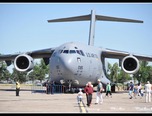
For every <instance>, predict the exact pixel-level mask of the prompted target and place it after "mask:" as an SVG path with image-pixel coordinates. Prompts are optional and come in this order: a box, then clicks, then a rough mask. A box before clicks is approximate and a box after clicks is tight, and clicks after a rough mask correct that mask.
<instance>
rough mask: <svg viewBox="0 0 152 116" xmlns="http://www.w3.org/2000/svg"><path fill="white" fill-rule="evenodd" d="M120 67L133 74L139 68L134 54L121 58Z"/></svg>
mask: <svg viewBox="0 0 152 116" xmlns="http://www.w3.org/2000/svg"><path fill="white" fill-rule="evenodd" d="M121 67H122V69H123V71H124V72H126V73H129V74H134V73H136V72H137V71H138V70H139V60H138V59H137V58H136V57H134V56H131V55H130V56H126V57H124V58H123V59H122V62H121Z"/></svg>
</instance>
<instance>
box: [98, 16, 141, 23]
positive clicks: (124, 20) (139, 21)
mask: <svg viewBox="0 0 152 116" xmlns="http://www.w3.org/2000/svg"><path fill="white" fill-rule="evenodd" d="M96 20H102V21H117V22H132V23H143V21H141V20H134V19H126V18H117V17H109V16H101V15H96Z"/></svg>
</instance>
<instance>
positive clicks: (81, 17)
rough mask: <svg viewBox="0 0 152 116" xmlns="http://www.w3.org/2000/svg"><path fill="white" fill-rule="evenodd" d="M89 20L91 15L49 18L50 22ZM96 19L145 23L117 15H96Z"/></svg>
mask: <svg viewBox="0 0 152 116" xmlns="http://www.w3.org/2000/svg"><path fill="white" fill-rule="evenodd" d="M87 20H91V15H83V16H75V17H68V18H59V19H52V20H48V22H69V21H87ZM95 20H100V21H116V22H132V23H143V21H141V20H134V19H127V18H117V17H110V16H103V15H95Z"/></svg>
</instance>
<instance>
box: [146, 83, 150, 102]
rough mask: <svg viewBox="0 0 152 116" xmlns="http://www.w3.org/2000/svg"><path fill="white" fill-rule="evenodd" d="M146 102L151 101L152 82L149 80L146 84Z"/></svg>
mask: <svg viewBox="0 0 152 116" xmlns="http://www.w3.org/2000/svg"><path fill="white" fill-rule="evenodd" d="M145 102H151V84H150V82H149V81H147V83H146V84H145Z"/></svg>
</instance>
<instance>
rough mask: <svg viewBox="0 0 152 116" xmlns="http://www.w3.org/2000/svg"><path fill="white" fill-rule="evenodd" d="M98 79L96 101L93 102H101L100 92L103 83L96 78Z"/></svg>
mask: <svg viewBox="0 0 152 116" xmlns="http://www.w3.org/2000/svg"><path fill="white" fill-rule="evenodd" d="M97 81H98V85H97V92H96V102H95V104H99V103H100V104H102V103H103V96H102V92H103V85H102V83H101V81H100V79H98V80H97Z"/></svg>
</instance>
